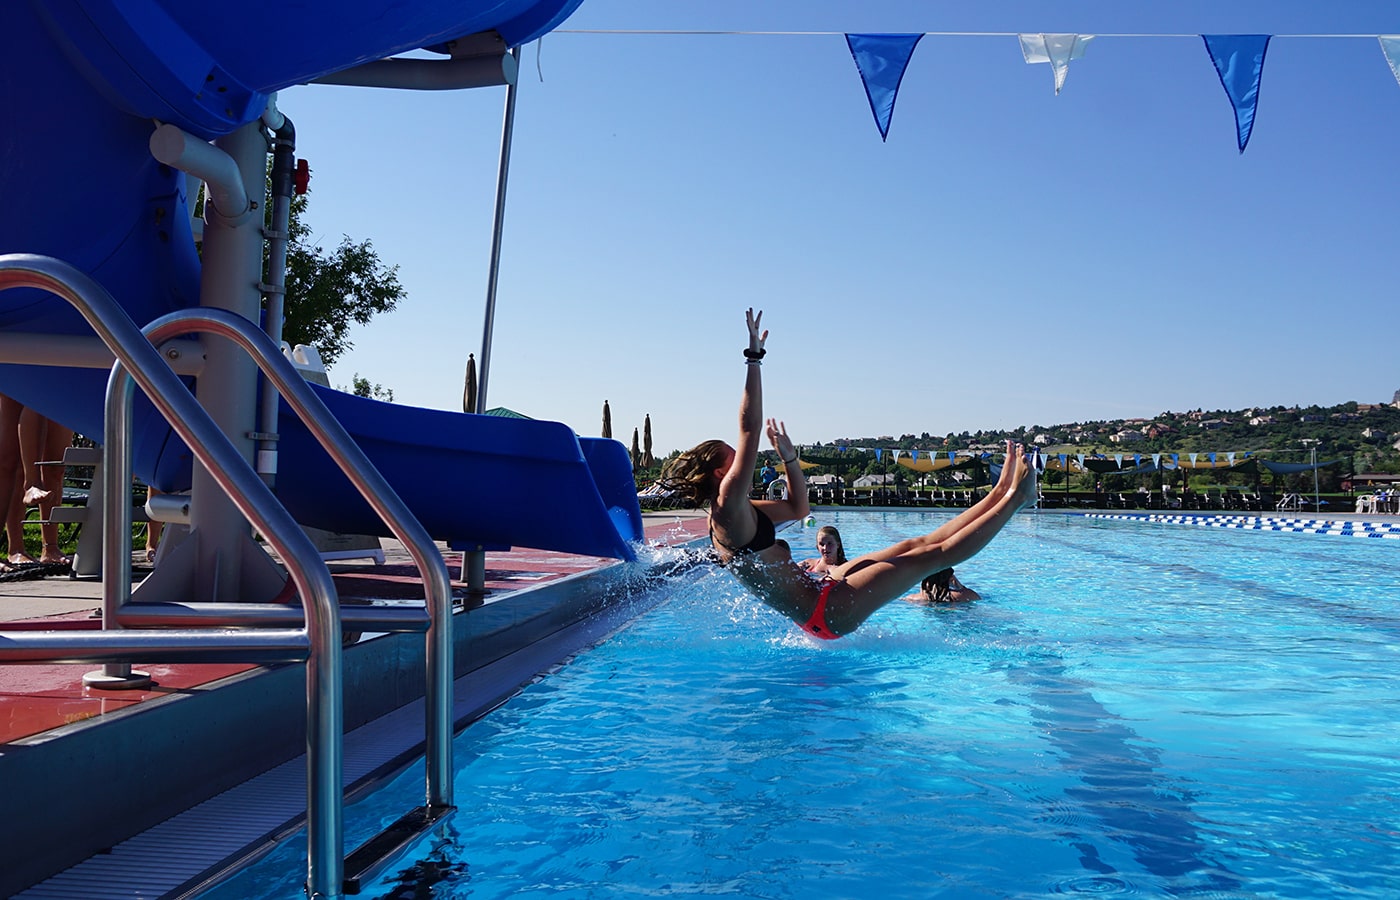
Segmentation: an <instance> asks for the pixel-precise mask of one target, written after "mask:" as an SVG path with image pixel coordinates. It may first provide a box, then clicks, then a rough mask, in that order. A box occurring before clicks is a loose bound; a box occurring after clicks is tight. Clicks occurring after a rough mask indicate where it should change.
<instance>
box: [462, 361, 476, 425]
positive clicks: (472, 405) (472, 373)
mask: <svg viewBox="0 0 1400 900" xmlns="http://www.w3.org/2000/svg"><path fill="white" fill-rule="evenodd" d="M462 412H468V413H474V412H476V354H474V353H468V354H467V384H466V387H465V388H464V389H463V390H462Z"/></svg>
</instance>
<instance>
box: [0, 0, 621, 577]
mask: <svg viewBox="0 0 1400 900" xmlns="http://www.w3.org/2000/svg"><path fill="white" fill-rule="evenodd" d="M580 2H581V0H426V2H396V3H393V4H385V3H383V2H381V0H319V2H287V0H236V2H225V3H218V4H216V3H192V2H188V0H14V2H12V3H9V4H7V8H6V12H5V16H4V18H5V23H4V24H5V27H4V28H0V100H3V102H4V107H5V110H6V112H7V114H8V115H7V119H8V121H9V123H10V127H7V128H5V129H0V197H3V198H4V200H5V206H4V208H3V210H0V252H3V253H9V252H22V253H39V254H44V255H48V256H54V257H57V258H59V259H63V260H65V261H67V262H69V263H71V264H73V265H75V266H76V267H77V268H79V269H81V270H82V271H84V272H86V273H88V274H90V275H92V276H93V277H94V278H95V279H96V280H97V281H98V282H99V283H101V284H102V285H103V286H104V287H105V288H106V289H107V290H108V291H109V292H110V293H111V294H112V295H113V296H114V297H115V298H116V300H117V302H118V303H119V304H120V305H121V306H122V307H123V308H124V309H125V310H126V311H127V313H128V314H129V315H130V316H131V317H132V319H133V320H135V321H136V323H137V324H138V325H145V324H146V323H148V322H150V321H151V320H153V319H155V318H157V317H158V316H161V315H163V314H165V313H167V312H171V311H173V310H176V309H181V308H185V307H189V306H195V305H198V302H199V278H200V264H199V258H198V255H197V253H196V251H195V244H194V240H193V236H192V234H191V231H190V216H189V203H190V199H191V198H190V197H189V196H187V194H186V187H185V179H184V176H183V175H182V174H181V173H179V172H176V171H174V170H172V169H171V168H169V167H167V166H164V165H162V164H160V163H158V162H156V161H155V160H154V159H153V158H152V157H151V154H150V151H149V139H150V136H151V132H152V130H153V121H156V120H158V121H161V122H169V123H173V124H176V125H179V126H180V127H181V128H184V129H185V130H186V131H189V132H191V133H194V134H197V135H199V136H201V137H204V138H206V139H212V138H214V137H217V136H220V135H223V134H228V133H230V132H232V131H234V130H236V129H238V128H240V127H242V126H244V125H246V124H248V123H250V122H253V121H254V120H256V119H257V118H258V116H259V115H260V114H261V113H262V110H263V108H264V107H265V105H266V102H267V99H268V97H269V96H270V95H271V94H272V93H273V92H275V91H277V90H280V89H282V88H285V87H288V86H291V85H295V84H301V83H304V82H307V81H310V80H312V79H315V78H318V77H321V76H324V75H328V74H330V73H333V72H337V71H341V70H343V69H347V68H351V67H353V66H356V65H360V64H362V63H365V62H370V61H373V60H377V59H383V58H387V57H389V56H393V55H395V54H399V53H402V52H404V51H409V50H414V49H417V48H436V49H441V48H443V47H444V45H446V44H448V43H450V42H451V41H453V40H455V39H458V38H462V37H466V36H470V35H473V34H478V33H481V32H488V31H494V32H496V33H497V34H499V35H500V37H501V40H502V43H503V45H504V46H506V47H510V46H517V45H519V44H522V43H525V42H527V41H530V40H533V39H535V38H536V37H538V36H540V35H542V34H544V33H546V32H547V31H549V30H550V29H552V28H554V27H556V26H557V25H558V24H559V23H561V22H562V21H563V20H564V19H565V18H566V17H567V16H568V15H569V14H570V13H571V12H573V10H574V9H575V8H576V7H577V6H578V4H579V3H580ZM0 330H3V331H6V332H8V333H11V334H15V333H34V334H44V335H52V334H60V335H89V334H91V330H90V329H89V327H88V326H87V324H86V322H84V321H83V319H82V318H81V316H79V315H78V314H77V313H76V312H75V311H74V310H73V309H72V308H71V307H69V306H68V305H67V304H66V303H65V302H63V301H61V300H59V299H57V298H55V297H52V296H50V295H48V294H45V293H43V292H38V291H32V290H10V291H5V292H0ZM106 379H107V373H106V372H105V371H101V370H83V369H70V368H56V367H43V366H26V365H15V364H0V392H3V393H5V394H9V395H10V396H12V397H14V398H16V399H17V400H19V401H20V402H22V403H24V404H25V405H27V406H31V407H33V408H35V409H37V410H38V411H40V412H42V413H43V414H45V415H47V416H48V417H50V418H52V419H55V420H56V421H59V422H61V423H63V424H64V425H67V426H69V427H71V428H73V429H74V430H75V431H78V432H80V433H82V434H85V435H89V436H99V435H101V434H102V409H103V394H104V390H105V384H106ZM323 396H324V397H325V398H326V400H327V401H328V403H329V405H331V407H332V409H333V411H334V412H335V413H336V415H337V416H340V417H342V419H343V421H344V422H345V424H346V426H347V429H348V430H349V431H350V432H351V434H352V435H353V436H355V437H356V438H357V439H358V440H360V441H361V442H363V443H364V444H365V445H366V448H367V449H368V450H369V451H370V456H371V458H372V459H374V461H375V462H376V463H377V464H378V465H379V467H380V468H381V471H383V472H384V474H385V476H386V477H387V478H388V479H389V481H390V483H391V484H393V486H394V488H395V490H397V491H399V492H400V494H401V495H402V496H403V497H404V499H405V500H406V501H407V502H408V503H409V505H410V507H411V508H412V509H413V510H414V512H415V513H416V514H418V515H419V516H420V517H421V518H422V519H423V520H424V524H425V525H427V526H428V529H429V532H430V533H431V534H433V536H434V537H437V538H442V539H447V540H452V541H454V542H459V541H460V542H476V543H481V544H486V545H490V546H506V545H520V546H531V547H539V548H544V549H556V550H561V551H565V552H573V553H587V554H593V555H599V556H611V557H620V558H631V557H632V550H631V549H630V547H629V546H628V542H630V541H633V540H636V539H638V538H639V537H640V536H641V523H640V515H639V513H638V512H637V511H636V496H635V488H634V487H633V486H632V478H631V466H630V462H629V461H628V460H627V455H626V452H625V450H624V449H623V448H622V446H621V445H620V444H617V443H616V442H613V441H608V442H601V441H597V442H595V441H591V440H588V439H583V440H580V439H579V438H578V437H577V436H575V435H574V434H573V433H572V432H571V431H569V429H567V428H566V427H565V426H563V425H559V424H557V423H549V422H539V421H533V420H502V419H494V418H492V417H487V416H465V415H461V414H454V413H445V412H438V411H435V410H423V409H414V408H411V407H403V406H396V405H391V404H379V403H375V402H374V401H368V400H362V399H360V398H353V397H348V396H347V395H343V394H339V393H337V392H333V391H326V392H323ZM135 417H136V418H135V422H136V440H135V448H134V452H135V464H136V471H137V474H138V475H140V476H141V477H142V478H144V479H146V480H148V481H150V482H151V483H153V484H155V485H157V486H160V487H167V488H178V487H181V486H183V484H187V479H188V474H187V472H188V451H187V450H186V449H185V448H184V447H183V446H181V445H180V444H179V442H178V440H175V439H174V438H173V437H172V436H171V432H170V429H169V428H168V427H167V426H166V425H165V423H164V422H163V421H161V420H160V418H159V417H158V416H157V415H156V414H155V412H154V410H153V409H152V408H151V407H150V405H149V404H148V403H146V402H145V401H144V400H138V403H137V409H136V413H135ZM282 423H283V426H284V431H285V434H284V436H283V440H282V442H281V444H280V450H281V454H280V455H281V466H282V477H281V479H280V481H279V490H280V491H281V493H282V499H283V500H284V502H285V503H286V504H287V506H288V507H289V508H290V509H291V511H292V512H293V514H294V515H296V516H297V517H298V518H299V519H300V520H301V521H303V522H305V523H306V524H311V525H319V526H321V527H326V528H331V529H334V530H338V531H345V532H350V531H361V532H366V533H381V532H382V531H383V527H382V526H381V525H378V524H377V523H376V522H374V521H372V520H371V517H369V516H368V507H367V506H366V505H364V504H363V502H362V501H360V500H359V498H358V497H357V496H356V495H355V492H354V491H353V490H351V489H350V487H349V485H348V483H347V482H345V480H344V478H343V477H342V476H341V475H340V474H339V473H338V471H337V470H336V469H335V467H334V466H333V465H331V463H330V461H329V459H327V458H326V457H325V455H324V454H323V453H322V452H321V451H320V449H319V447H316V446H314V442H312V441H311V440H310V438H309V437H308V436H307V435H306V434H305V432H304V431H303V430H302V429H301V426H300V424H299V423H297V422H296V421H295V419H294V417H291V416H284V417H283V419H282ZM612 445H615V446H612Z"/></svg>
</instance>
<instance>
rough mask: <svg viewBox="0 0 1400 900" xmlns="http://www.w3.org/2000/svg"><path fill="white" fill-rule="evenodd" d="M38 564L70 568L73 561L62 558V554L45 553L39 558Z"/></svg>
mask: <svg viewBox="0 0 1400 900" xmlns="http://www.w3.org/2000/svg"><path fill="white" fill-rule="evenodd" d="M39 562H41V563H44V564H46V565H55V564H56V565H64V566H71V565H72V564H73V560H71V559H69V558H68V557H66V556H64V555H63V554H62V553H45V554H44V555H43V556H41V557H39Z"/></svg>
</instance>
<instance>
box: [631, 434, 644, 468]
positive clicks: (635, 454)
mask: <svg viewBox="0 0 1400 900" xmlns="http://www.w3.org/2000/svg"><path fill="white" fill-rule="evenodd" d="M641 464H642V448H641V445H640V444H639V443H638V438H637V429H635V428H633V429H632V468H634V469H636V468H639V467H640V466H641Z"/></svg>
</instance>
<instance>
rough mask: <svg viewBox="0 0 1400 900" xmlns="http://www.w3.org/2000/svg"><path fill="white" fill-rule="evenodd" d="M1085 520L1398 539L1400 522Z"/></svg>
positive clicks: (1211, 518) (1096, 516)
mask: <svg viewBox="0 0 1400 900" xmlns="http://www.w3.org/2000/svg"><path fill="white" fill-rule="evenodd" d="M1082 515H1083V516H1084V518H1086V519H1118V520H1122V521H1130V522H1154V523H1158V524H1162V525H1196V526H1200V527H1208V528H1237V529H1241V530H1245V531H1285V532H1292V533H1296V534H1338V535H1343V536H1347V537H1363V538H1389V539H1392V540H1400V523H1395V522H1339V521H1337V520H1336V519H1297V518H1279V517H1274V516H1182V515H1124V514H1121V513H1082Z"/></svg>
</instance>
